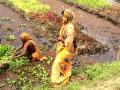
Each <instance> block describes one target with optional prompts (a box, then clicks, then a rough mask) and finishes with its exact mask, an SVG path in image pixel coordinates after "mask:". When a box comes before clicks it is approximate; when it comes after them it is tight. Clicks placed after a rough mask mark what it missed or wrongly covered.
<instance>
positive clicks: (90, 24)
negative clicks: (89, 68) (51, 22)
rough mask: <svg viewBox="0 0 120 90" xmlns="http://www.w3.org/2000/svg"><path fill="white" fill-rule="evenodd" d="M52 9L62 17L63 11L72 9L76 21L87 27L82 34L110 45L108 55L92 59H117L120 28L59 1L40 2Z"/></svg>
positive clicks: (44, 0) (46, 0)
mask: <svg viewBox="0 0 120 90" xmlns="http://www.w3.org/2000/svg"><path fill="white" fill-rule="evenodd" d="M40 1H41V2H43V3H46V4H48V5H50V6H51V7H52V10H53V11H55V12H56V13H57V14H59V15H61V11H62V10H64V9H66V8H70V9H72V10H73V11H74V12H75V14H76V18H75V21H78V22H79V23H81V24H82V25H84V26H85V27H87V28H86V29H85V30H83V31H82V32H84V33H87V34H88V35H89V36H91V37H93V38H95V39H96V40H97V41H99V42H101V43H102V44H105V45H108V46H109V47H110V48H111V49H110V51H109V52H108V53H106V54H104V55H100V56H99V55H95V56H90V57H97V59H98V60H102V59H104V60H108V61H109V60H113V59H115V58H116V54H115V53H116V52H115V50H114V49H115V48H116V47H117V46H118V45H119V44H120V40H119V39H120V28H119V27H118V26H115V25H113V24H112V23H111V22H108V21H107V20H104V19H101V18H98V17H97V16H95V15H93V14H90V13H87V12H85V11H83V10H81V9H77V8H75V7H74V6H73V7H71V6H69V5H67V4H65V3H63V2H61V1H58V0H40Z"/></svg>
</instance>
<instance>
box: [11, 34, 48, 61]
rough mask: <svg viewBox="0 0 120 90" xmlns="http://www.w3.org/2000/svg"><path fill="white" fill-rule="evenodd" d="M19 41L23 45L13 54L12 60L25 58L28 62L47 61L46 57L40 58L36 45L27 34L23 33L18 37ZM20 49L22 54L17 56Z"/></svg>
mask: <svg viewBox="0 0 120 90" xmlns="http://www.w3.org/2000/svg"><path fill="white" fill-rule="evenodd" d="M20 39H21V41H22V42H23V43H22V46H21V47H20V48H18V49H17V50H16V51H15V52H14V53H13V58H14V59H15V58H18V57H21V56H27V57H28V58H29V59H30V61H43V60H45V59H47V58H46V57H43V56H42V54H41V53H40V50H39V48H38V46H37V44H36V43H35V42H34V41H33V39H32V37H31V36H30V35H29V34H28V33H26V32H23V33H22V34H21V35H20ZM22 48H23V50H24V52H23V53H22V54H21V55H17V54H18V51H19V50H20V49H22Z"/></svg>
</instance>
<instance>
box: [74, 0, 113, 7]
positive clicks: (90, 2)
mask: <svg viewBox="0 0 120 90" xmlns="http://www.w3.org/2000/svg"><path fill="white" fill-rule="evenodd" d="M74 2H75V3H78V4H80V5H84V6H87V7H90V8H104V7H109V6H111V4H110V3H109V2H108V1H107V0H74Z"/></svg>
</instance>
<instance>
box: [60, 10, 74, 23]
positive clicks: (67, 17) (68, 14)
mask: <svg viewBox="0 0 120 90" xmlns="http://www.w3.org/2000/svg"><path fill="white" fill-rule="evenodd" d="M62 15H63V18H62V19H63V23H68V22H72V21H73V19H74V17H75V14H74V12H73V11H72V10H70V9H65V10H64V11H62Z"/></svg>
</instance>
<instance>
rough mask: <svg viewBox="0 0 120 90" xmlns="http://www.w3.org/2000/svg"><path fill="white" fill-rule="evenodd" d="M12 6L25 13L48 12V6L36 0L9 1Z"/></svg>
mask: <svg viewBox="0 0 120 90" xmlns="http://www.w3.org/2000/svg"><path fill="white" fill-rule="evenodd" d="M9 1H11V2H12V4H13V5H14V6H15V7H17V8H19V9H21V10H22V11H24V12H25V13H29V12H39V13H44V12H47V11H49V10H50V6H48V5H46V4H42V3H41V2H39V1H37V0H9Z"/></svg>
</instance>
